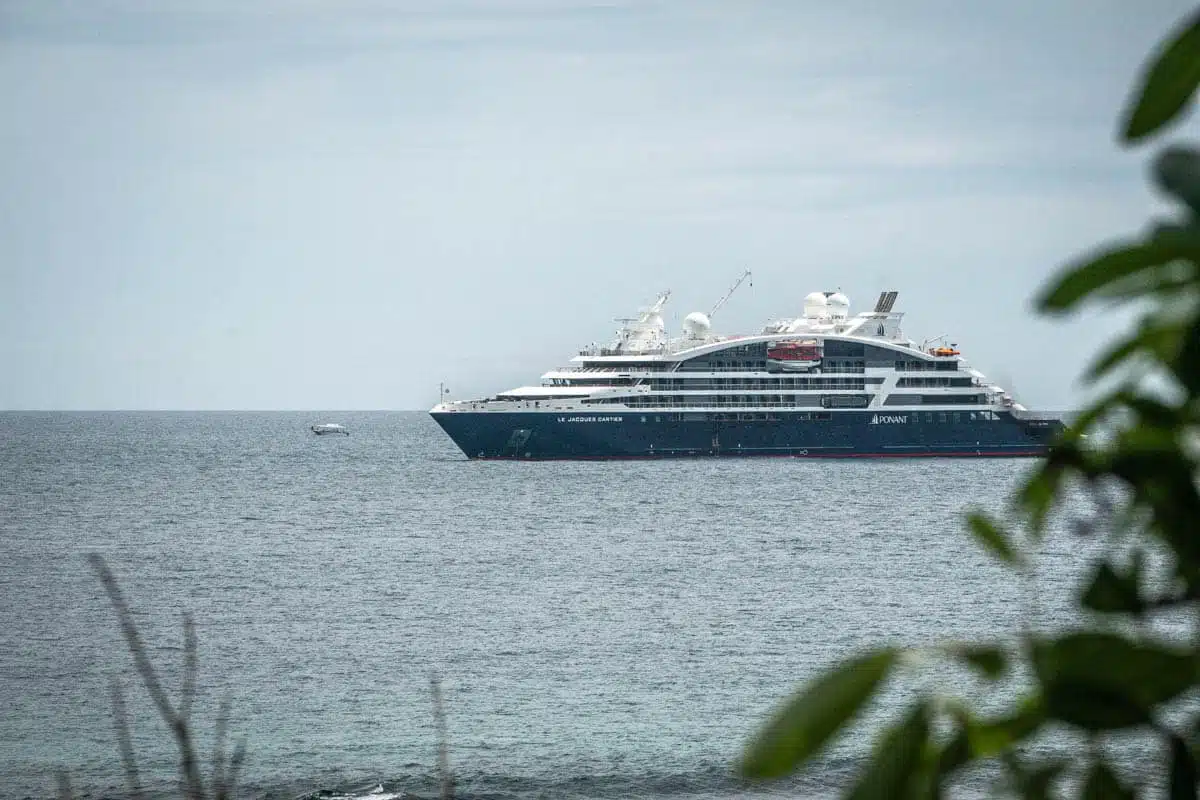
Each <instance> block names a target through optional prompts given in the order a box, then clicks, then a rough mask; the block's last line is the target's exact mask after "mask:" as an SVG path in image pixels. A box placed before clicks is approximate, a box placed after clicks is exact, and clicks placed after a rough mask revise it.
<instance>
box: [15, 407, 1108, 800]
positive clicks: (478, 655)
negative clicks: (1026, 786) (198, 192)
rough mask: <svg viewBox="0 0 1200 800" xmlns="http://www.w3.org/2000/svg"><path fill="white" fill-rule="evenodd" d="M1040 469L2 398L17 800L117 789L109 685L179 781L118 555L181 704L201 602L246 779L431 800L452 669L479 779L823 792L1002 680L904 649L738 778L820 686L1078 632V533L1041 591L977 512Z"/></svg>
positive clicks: (460, 771) (470, 780)
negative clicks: (440, 695) (779, 454)
mask: <svg viewBox="0 0 1200 800" xmlns="http://www.w3.org/2000/svg"><path fill="white" fill-rule="evenodd" d="M315 422H341V423H344V424H345V425H347V426H348V427H349V429H350V430H351V435H350V436H348V437H334V436H326V437H317V436H314V435H312V434H311V433H310V432H309V430H308V426H309V425H310V424H312V423H315ZM1034 463H1035V462H1032V461H1026V460H988V459H982V460H943V459H916V460H861V461H856V460H848V461H841V460H836V461H828V460H804V459H791V458H781V459H745V460H742V459H725V460H705V459H696V460H678V461H656V462H647V461H634V462H629V461H614V462H587V463H576V462H549V463H512V462H473V461H468V460H466V459H465V458H464V457H463V456H462V454H461V453H460V452H459V451H458V450H457V449H456V448H455V446H454V445H453V444H452V443H451V442H450V441H449V439H447V438H446V437H445V436H444V435H443V434H442V432H441V431H440V429H438V428H437V426H436V425H435V424H434V423H433V422H432V421H431V420H430V419H429V417H428V416H427V415H426V414H424V413H417V412H392V413H389V412H376V413H366V412H343V413H337V412H321V413H296V412H227V413H226V412H222V413H215V412H203V413H202V412H196V413H188V412H161V413H148V412H108V413H32V412H30V413H15V412H14V413H0V701H2V703H3V704H2V707H0V796H3V797H51V796H53V795H54V792H55V771H56V770H57V769H60V768H61V769H66V770H67V771H68V772H69V774H70V777H71V781H72V784H73V786H74V787H75V789H76V791H77V793H78V794H80V795H82V796H85V797H101V796H105V797H111V796H120V795H122V794H123V792H124V789H123V786H124V783H123V775H122V772H121V768H120V761H119V759H118V757H117V746H116V737H115V734H114V728H113V721H112V720H113V718H112V709H111V704H110V693H109V682H110V679H111V678H112V677H113V676H116V677H117V678H118V679H119V680H120V682H121V683H122V684H123V686H124V687H125V691H126V695H127V697H128V699H129V704H130V716H131V719H132V727H133V736H134V745H135V749H136V751H137V753H138V758H139V766H140V769H141V772H142V777H143V779H144V780H145V782H146V783H147V784H149V785H150V786H151V788H152V789H153V790H154V793H160V794H161V793H169V792H170V791H171V789H172V787H173V785H174V784H173V781H174V779H175V776H176V767H175V763H176V761H175V753H174V750H173V744H172V742H171V739H170V737H169V735H168V733H167V730H166V727H165V726H164V724H163V723H162V721H161V720H159V719H158V718H157V716H156V715H155V712H154V709H153V707H152V706H151V704H150V703H149V701H148V699H147V696H146V693H145V691H143V689H142V688H141V687H140V685H139V684H138V683H137V680H136V674H135V672H134V670H133V666H132V661H131V658H130V656H129V653H128V651H127V650H126V648H125V646H124V643H123V641H122V639H121V637H120V631H119V628H118V626H117V623H116V618H115V615H114V613H113V610H112V608H111V606H110V605H109V603H108V601H107V599H106V597H105V596H104V594H103V589H102V587H101V585H100V582H99V581H98V580H97V578H96V575H95V574H94V573H93V572H92V571H91V569H90V568H89V566H88V563H87V561H86V558H85V556H86V554H87V553H89V552H92V551H95V552H98V553H101V554H102V555H103V556H104V558H105V559H107V562H108V564H109V565H110V566H111V567H112V569H113V570H114V571H115V573H116V575H117V577H118V579H119V581H120V585H121V586H122V588H123V590H124V592H125V594H126V597H127V598H128V600H129V602H130V604H131V605H132V606H133V608H134V610H135V613H136V620H137V624H138V625H139V626H141V629H142V631H143V634H144V636H145V638H146V641H147V643H148V646H149V650H150V654H151V657H152V659H153V660H154V662H155V663H156V664H157V665H158V666H159V668H160V671H161V673H162V675H163V679H164V682H165V684H166V686H167V688H168V690H169V691H170V692H171V693H172V694H177V692H178V687H179V685H180V681H181V672H182V671H181V668H180V665H181V657H182V632H181V619H182V615H183V614H184V613H185V612H187V613H191V614H192V615H194V617H195V620H196V625H197V630H198V634H199V639H200V662H199V684H198V686H199V689H198V696H197V700H196V708H195V711H194V717H195V723H196V726H197V730H198V731H199V740H200V741H199V745H200V752H201V754H202V756H203V757H204V758H205V759H206V760H207V759H208V756H209V754H210V752H211V748H212V725H213V721H214V719H215V717H216V709H217V707H218V705H219V703H220V702H221V700H222V699H223V698H226V697H228V698H230V699H231V700H232V709H233V711H232V720H231V730H232V733H233V734H234V735H235V736H239V737H240V736H244V737H245V738H246V741H247V743H248V760H247V763H246V766H245V769H244V773H243V786H244V787H245V789H244V792H245V794H248V795H250V796H259V797H288V798H291V797H298V796H302V795H309V794H312V793H314V792H318V791H321V790H327V791H335V792H352V793H358V794H362V793H369V792H370V791H371V790H372V789H375V790H376V794H379V795H380V796H385V795H388V794H395V793H412V794H414V795H417V796H436V793H437V779H436V761H437V749H436V738H437V737H436V732H435V726H434V715H433V711H432V704H431V699H430V675H431V673H437V674H438V675H440V676H441V680H442V685H443V689H444V694H445V707H446V713H447V724H448V731H449V740H450V751H449V755H450V762H451V766H452V768H453V771H454V774H455V778H456V784H457V796H459V797H464V798H470V797H486V798H535V797H537V798H541V797H568V798H593V797H596V798H600V797H604V798H607V797H613V798H616V797H629V798H668V797H670V798H710V797H711V798H716V797H734V796H743V795H749V796H803V797H824V796H829V795H831V794H833V793H835V792H836V791H837V789H838V788H840V787H841V786H842V785H843V784H844V783H845V782H846V780H848V778H849V777H850V776H851V775H852V774H853V771H854V769H855V767H856V765H857V764H858V762H859V760H860V759H861V758H862V757H863V756H864V755H865V754H867V753H868V752H869V748H870V745H871V742H872V739H873V736H874V733H875V732H876V731H877V730H878V727H879V725H880V724H881V723H884V722H886V721H889V720H891V719H894V718H895V717H896V716H897V715H898V714H899V713H901V712H902V710H903V708H904V706H905V704H906V703H907V702H908V701H909V700H910V698H911V697H912V696H913V695H914V693H915V692H916V691H918V690H921V689H928V688H935V689H941V690H945V691H949V692H953V693H957V694H959V695H962V696H967V697H976V698H983V700H984V702H990V700H989V698H991V697H992V696H993V694H992V693H989V688H988V686H987V685H985V684H984V683H982V682H981V681H978V680H975V679H974V678H973V677H972V676H970V675H969V674H967V673H965V672H962V671H957V670H954V669H951V668H948V667H945V666H942V665H941V662H939V661H937V660H936V659H934V660H932V661H931V662H930V663H928V664H925V665H923V666H922V665H921V664H915V665H912V666H910V667H908V668H906V670H905V671H904V672H903V673H902V674H901V675H899V676H898V677H897V678H896V679H894V680H893V681H892V682H891V683H890V684H889V686H888V687H887V689H886V690H885V691H884V692H883V694H882V695H881V696H880V697H879V700H878V702H877V703H876V704H875V705H874V706H873V707H872V709H871V710H870V711H869V712H868V713H867V714H865V715H864V716H863V717H862V718H861V719H860V720H859V721H858V723H856V725H855V727H854V728H853V729H852V730H851V732H850V733H848V734H847V735H846V736H844V737H842V738H841V739H839V740H837V741H836V742H835V743H834V745H833V746H832V747H831V748H830V749H829V750H828V751H827V752H826V753H825V755H824V756H823V757H822V758H821V760H820V761H819V762H818V763H817V764H815V765H814V766H813V767H812V768H811V769H810V770H808V771H806V772H805V773H804V774H803V775H801V776H800V777H797V778H795V779H791V780H788V781H785V782H783V783H781V784H774V785H771V786H769V787H757V786H753V787H752V786H747V785H744V784H742V783H740V782H739V781H738V780H737V779H736V778H735V777H734V775H733V772H732V766H733V764H734V763H735V761H736V759H737V757H738V755H739V753H740V752H741V751H742V749H743V747H744V746H745V744H746V743H747V741H748V740H749V739H750V737H751V736H752V735H753V733H754V731H755V730H756V729H757V727H758V726H759V725H761V724H762V723H763V721H764V720H765V719H766V718H767V716H768V715H769V713H770V712H771V710H772V709H773V708H774V707H775V706H776V705H777V704H778V703H779V702H780V701H781V700H782V699H783V698H784V697H786V696H787V695H788V694H789V693H790V692H792V691H793V690H794V689H795V687H797V686H798V685H799V684H800V683H801V682H803V681H805V680H807V679H809V678H812V677H813V676H814V675H816V674H817V673H818V672H819V671H820V670H821V669H822V668H824V667H826V666H828V665H830V664H832V663H834V662H835V661H837V660H838V659H841V658H843V657H846V656H848V655H850V654H853V653H856V652H859V651H861V650H863V649H865V648H868V647H872V646H878V645H884V644H901V645H920V644H925V643H929V642H937V641H950V640H956V639H972V638H994V637H1010V636H1012V635H1013V634H1014V633H1015V632H1016V631H1017V629H1018V626H1019V625H1020V624H1021V620H1022V618H1023V615H1025V614H1026V613H1027V612H1029V611H1030V610H1031V609H1033V612H1034V614H1035V615H1039V614H1040V615H1041V617H1040V620H1041V622H1042V623H1043V624H1051V625H1053V624H1058V623H1060V622H1062V617H1060V616H1058V615H1059V614H1060V612H1059V611H1056V610H1055V609H1058V608H1060V607H1065V600H1066V598H1067V597H1068V596H1069V592H1070V591H1071V590H1072V588H1073V586H1074V581H1075V579H1076V578H1077V577H1078V576H1079V575H1080V573H1081V570H1083V569H1084V568H1085V566H1086V560H1087V559H1086V558H1085V557H1084V555H1083V554H1081V550H1080V547H1079V544H1078V542H1077V541H1075V540H1073V539H1072V537H1070V536H1068V535H1061V534H1060V535H1056V536H1052V537H1051V538H1050V539H1049V540H1048V541H1047V542H1046V543H1045V544H1044V545H1043V546H1042V555H1041V562H1040V563H1041V568H1040V570H1039V577H1038V579H1037V581H1038V582H1037V586H1036V590H1032V591H1031V590H1030V587H1029V585H1028V584H1025V585H1024V586H1023V585H1022V584H1020V583H1019V582H1018V581H1016V580H1014V578H1013V577H1012V574H1011V573H1010V572H1008V571H1007V570H1006V569H1005V568H1004V567H1002V566H1000V565H999V564H997V562H996V561H994V560H993V559H991V558H990V557H989V556H988V555H986V554H985V553H984V552H983V551H982V550H981V549H980V548H979V547H978V546H977V545H975V544H974V542H973V540H972V539H971V537H970V536H969V534H968V533H966V531H965V529H964V527H963V524H962V514H963V512H964V510H965V509H967V508H968V507H970V506H972V505H980V506H985V507H991V508H1000V507H1002V506H1003V504H1004V503H1005V501H1006V499H1007V498H1008V496H1009V494H1010V492H1011V490H1012V488H1013V487H1014V486H1015V485H1016V484H1017V483H1018V482H1019V481H1020V479H1021V477H1022V476H1023V475H1025V474H1026V473H1027V471H1028V470H1029V469H1031V468H1032V466H1033V465H1034ZM996 702H999V700H997V701H996ZM984 778H986V776H981V777H979V781H980V783H979V787H986V783H983V782H982V781H983V780H984ZM962 788H963V791H964V792H965V793H966V794H971V793H972V791H973V785H972V783H971V779H970V778H968V779H967V780H966V782H965V784H964V786H963V787H962Z"/></svg>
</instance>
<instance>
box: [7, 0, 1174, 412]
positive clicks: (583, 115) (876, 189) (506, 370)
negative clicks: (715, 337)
mask: <svg viewBox="0 0 1200 800" xmlns="http://www.w3.org/2000/svg"><path fill="white" fill-rule="evenodd" d="M1180 5H1182V4H1180ZM737 8H738V9H739V10H738V11H736V12H734V11H730V7H729V6H728V4H724V3H658V4H654V3H608V4H591V3H577V4H565V3H557V2H554V3H551V2H538V3H535V2H504V3H492V2H487V3H484V2H477V3H453V4H428V3H420V4H418V3H391V2H387V3H385V2H366V1H365V0H358V1H356V2H339V3H334V2H307V3H299V4H297V3H282V2H279V3H275V2H266V3H254V4H249V5H247V4H240V3H239V4H235V3H231V2H213V3H205V4H202V5H200V6H195V5H194V4H193V5H188V4H181V3H175V4H164V3H149V2H133V0H126V2H113V3H107V4H103V5H101V4H97V3H93V2H75V3H45V2H26V3H18V2H10V3H8V4H5V5H4V7H3V12H0V13H3V14H4V15H5V16H4V19H3V22H2V23H0V91H3V92H4V94H5V97H6V98H9V107H10V112H11V113H10V115H9V119H8V120H7V122H6V125H5V126H4V127H3V129H0V179H2V182H0V185H2V186H3V188H0V207H2V208H3V210H4V212H5V213H4V214H3V215H0V242H3V244H2V245H0V247H2V248H3V249H2V250H0V263H3V265H4V266H3V269H4V270H5V278H6V279H7V282H8V285H10V286H17V287H18V288H19V291H18V292H17V293H16V294H15V295H13V294H9V295H7V296H5V297H3V298H0V356H8V357H9V359H8V363H17V364H19V365H21V366H19V367H18V368H17V371H16V372H15V373H14V374H13V377H14V380H12V381H8V382H0V407H4V406H8V407H12V406H45V405H49V406H83V407H88V406H93V405H96V404H110V403H115V404H117V405H130V404H133V403H135V400H134V399H126V400H120V399H119V398H121V397H122V396H128V398H136V403H139V404H142V403H144V404H150V405H156V406H165V407H172V406H201V407H214V406H215V407H246V406H254V407H264V406H265V407H276V406H277V407H297V406H299V407H305V406H310V405H318V406H320V405H324V406H338V405H340V406H364V407H381V406H384V407H386V406H400V407H404V406H411V405H416V404H418V403H422V402H423V398H424V397H425V396H426V393H424V392H423V390H422V389H421V388H420V387H422V386H426V385H431V384H432V383H436V382H437V380H438V379H440V378H446V379H447V380H450V379H451V378H454V382H455V383H456V384H457V386H456V389H457V390H461V391H464V392H465V391H468V390H472V391H476V390H477V391H479V392H481V393H482V392H492V391H496V390H497V389H501V388H507V386H506V385H493V384H507V383H510V382H525V381H530V380H534V379H536V375H538V374H540V373H541V372H542V371H544V370H545V369H547V368H549V367H550V366H553V361H554V360H555V359H557V360H564V359H565V358H567V357H569V356H570V354H571V353H572V352H573V350H574V348H575V346H576V345H578V344H579V343H581V342H587V341H592V340H595V339H597V338H603V337H604V336H605V335H606V334H607V333H608V329H609V327H610V323H609V322H608V320H609V319H610V318H611V317H612V316H614V315H616V314H618V313H620V312H622V311H624V310H626V309H627V308H629V307H632V306H635V305H637V304H639V303H642V302H645V301H646V300H648V299H649V298H650V297H651V296H652V295H653V293H654V291H656V290H657V289H659V288H661V286H662V285H663V284H671V285H673V286H674V287H675V288H676V297H677V299H678V300H679V302H680V305H681V308H680V311H681V312H682V311H684V310H690V307H689V306H690V305H691V304H693V303H695V304H696V307H701V306H705V307H706V306H707V305H710V304H711V300H712V298H711V295H714V294H716V295H719V294H720V292H721V291H723V289H724V287H726V286H727V285H728V283H729V282H730V280H732V277H736V274H737V272H739V271H740V269H742V268H745V267H746V266H749V267H751V268H753V269H754V270H755V272H756V275H759V274H761V275H762V278H761V279H760V280H759V281H758V285H759V286H760V287H771V286H773V288H772V289H771V290H770V291H769V292H766V293H764V294H761V295H750V294H747V296H746V297H742V296H739V303H740V305H739V304H731V305H730V306H729V307H727V308H726V309H724V310H723V312H722V315H723V320H722V321H721V324H727V325H731V326H732V325H735V324H736V325H739V326H746V327H750V326H755V325H758V324H761V322H762V321H764V320H765V319H766V318H768V317H776V316H780V315H782V314H784V313H788V310H789V309H790V308H791V305H795V304H796V303H798V301H799V298H802V297H803V296H804V294H806V293H807V292H808V291H811V290H812V289H813V288H820V287H821V286H823V285H824V283H827V282H830V281H838V282H841V283H843V284H845V285H846V286H847V287H853V290H854V294H853V295H852V297H853V298H855V299H863V300H869V299H870V298H871V297H873V293H874V292H875V291H878V289H879V288H881V287H880V286H879V285H878V284H879V282H881V281H884V280H886V281H889V282H891V283H892V284H893V285H895V286H896V288H899V289H901V292H902V294H901V298H902V304H904V303H909V304H911V305H910V306H909V308H911V310H912V312H913V313H912V316H911V322H910V326H911V327H913V328H914V331H913V332H914V334H915V333H917V332H919V331H918V329H923V328H925V327H926V326H928V327H929V328H938V330H933V331H926V332H927V333H940V332H942V331H941V330H940V328H941V327H942V326H943V324H947V325H948V324H951V323H952V324H953V325H956V326H958V327H959V329H960V330H962V331H963V333H962V334H961V338H963V339H964V340H970V341H973V342H975V343H976V344H977V345H979V344H981V343H983V342H990V341H993V339H992V338H989V337H995V336H996V335H997V331H998V330H1003V331H1004V332H1005V336H1006V337H1015V341H1016V342H1018V343H1023V345H1024V346H1027V347H1033V346H1034V345H1035V343H1036V341H1037V337H1038V336H1043V335H1045V331H1044V330H1043V329H1041V328H1037V327H1036V325H1035V324H1034V323H1031V321H1030V318H1029V314H1028V310H1027V308H1026V307H1025V299H1026V298H1027V297H1028V296H1029V295H1030V294H1031V293H1032V291H1033V290H1034V288H1035V286H1036V284H1037V282H1038V281H1040V280H1041V279H1044V275H1045V272H1046V270H1047V269H1048V268H1049V266H1050V265H1052V264H1056V263H1059V262H1060V261H1061V259H1062V258H1064V257H1065V256H1067V255H1069V254H1070V253H1072V252H1075V251H1077V250H1078V249H1080V248H1081V247H1084V246H1086V245H1087V244H1089V243H1091V242H1092V241H1095V240H1096V239H1098V238H1102V237H1103V236H1104V235H1107V234H1110V233H1113V232H1116V231H1118V230H1119V229H1121V228H1122V227H1123V226H1136V225H1138V224H1140V220H1142V219H1144V218H1145V216H1146V214H1147V213H1148V212H1149V211H1151V210H1153V207H1154V206H1153V203H1152V202H1151V201H1150V200H1149V199H1148V198H1147V196H1146V193H1145V191H1144V190H1143V189H1142V187H1141V167H1140V165H1139V160H1138V157H1137V156H1131V155H1122V154H1119V153H1117V152H1116V151H1115V150H1114V148H1113V146H1112V143H1111V133H1112V125H1113V119H1114V118H1115V115H1116V112H1117V109H1118V108H1119V107H1120V104H1121V103H1122V102H1123V99H1124V96H1125V92H1126V91H1127V85H1128V83H1129V80H1130V78H1131V76H1132V74H1133V73H1134V71H1135V69H1136V65H1137V64H1138V62H1139V59H1140V58H1141V57H1142V55H1143V54H1144V52H1145V51H1146V49H1148V48H1149V46H1150V44H1151V43H1152V42H1153V41H1155V40H1156V39H1157V37H1158V36H1159V35H1160V34H1161V32H1162V31H1163V30H1164V29H1165V28H1166V27H1167V26H1168V25H1169V24H1170V22H1171V21H1172V20H1173V18H1174V16H1175V7H1174V6H1168V5H1167V4H1163V5H1162V6H1161V7H1158V8H1156V9H1153V11H1154V13H1149V12H1147V11H1145V10H1142V9H1130V8H1126V7H1125V6H1123V5H1119V4H1115V3H1106V4H1102V5H1100V6H1096V7H1094V8H1093V9H1092V11H1091V12H1090V13H1089V14H1088V15H1085V16H1084V17H1083V18H1081V17H1080V16H1079V14H1078V13H1077V12H1075V11H1073V10H1072V9H1070V8H1066V7H1057V6H1056V7H1054V8H1045V7H1043V6H1042V5H1041V4H1036V3H1033V2H1024V3H1016V4H1006V5H1004V6H1003V7H1001V6H986V7H985V6H980V7H977V8H976V7H973V9H972V12H971V13H970V14H964V13H962V12H961V9H960V7H959V6H951V5H949V4H947V3H942V2H933V0H928V1H927V2H921V3H914V4H908V5H906V6H905V7H904V8H903V9H901V8H899V7H893V6H891V5H888V4H885V3H882V2H879V3H871V2H866V0H859V2H852V3H849V4H846V5H828V4H803V5H800V4H791V3H753V4H746V5H739V6H738V7H737ZM331 286H332V287H336V288H335V289H332V290H331V289H330V288H329V287H331ZM981 286H983V287H987V289H988V292H989V294H988V297H989V301H990V303H989V305H988V312H989V314H995V315H996V319H994V320H991V319H985V318H986V317H987V316H988V315H985V314H981V313H980V311H979V310H978V307H977V304H978V303H979V295H978V291H977V290H978V288H979V287H981ZM756 297H758V298H760V299H755V298H756ZM793 301H795V302H793ZM772 304H773V306H774V307H768V306H770V305H772ZM789 304H791V305H789ZM739 309H740V310H739ZM1035 330H1037V331H1039V333H1037V335H1036V336H1035V335H1034V333H1033V331H1035ZM445 338H452V339H454V340H456V341H457V340H466V341H479V342H486V343H487V346H486V347H482V348H470V349H469V352H467V353H454V354H448V353H447V351H446V350H445V349H444V348H443V347H441V346H440V345H439V344H437V343H438V342H440V341H441V340H443V339H445ZM412 341H421V342H423V343H426V342H428V343H430V344H423V345H422V346H421V347H416V348H413V347H410V346H409V343H410V342H412ZM1000 341H1003V342H1004V346H1005V347H1008V342H1009V339H1008V338H1004V339H1002V340H1000ZM1092 341H1094V336H1093V335H1092V334H1089V336H1088V337H1087V339H1086V342H1082V343H1081V344H1080V346H1079V347H1078V348H1075V349H1072V348H1074V347H1075V346H1074V345H1068V346H1067V347H1066V350H1063V351H1060V352H1062V353H1063V354H1064V355H1063V358H1067V357H1070V358H1077V357H1081V356H1082V351H1083V349H1084V345H1086V344H1088V343H1090V342H1092ZM85 343H86V344H85ZM993 346H995V345H990V344H989V345H987V347H993ZM985 349H986V348H985ZM1017 349H1019V348H1017ZM313 354H317V355H318V356H321V357H333V356H337V357H338V358H339V359H340V361H339V363H341V364H343V365H344V370H345V376H344V379H341V380H339V381H337V382H336V383H334V384H331V386H332V387H334V388H321V389H319V390H317V389H314V387H313V384H312V382H311V381H308V380H304V379H301V378H299V377H298V375H299V374H300V373H301V372H303V370H304V363H305V360H306V359H308V358H310V357H311V356H312V355H313ZM987 355H988V356H989V361H990V362H991V363H993V364H996V365H1002V366H1003V368H1007V369H1008V370H1009V371H1010V374H1013V375H1014V376H1016V377H1017V378H1018V379H1019V380H1020V382H1021V383H1022V385H1023V389H1024V391H1025V393H1026V394H1031V393H1032V394H1033V397H1034V400H1037V401H1041V402H1044V403H1048V404H1057V405H1064V404H1066V403H1067V402H1068V400H1069V399H1070V398H1071V397H1072V396H1074V395H1073V394H1072V393H1073V392H1074V389H1072V388H1071V386H1070V374H1069V373H1070V371H1069V370H1064V369H1062V368H1061V367H1056V368H1055V369H1054V370H1049V369H1043V367H1042V366H1041V365H1039V364H1038V363H1036V360H1035V359H1027V358H1023V357H1020V358H1017V357H1015V356H1014V355H1013V354H1012V353H1010V352H1006V351H1002V350H996V351H995V352H988V353H987ZM1014 359H1015V361H1016V363H1014ZM548 362H550V363H548ZM391 363H396V364H403V368H402V369H391V368H381V367H380V365H381V364H391ZM146 364H154V365H156V366H154V367H153V368H150V367H147V366H146ZM498 364H508V365H511V366H507V367H499V366H496V365H498ZM979 366H980V367H981V368H983V369H984V370H985V371H988V367H989V363H980V364H979ZM248 372H254V373H256V374H258V375H260V376H261V380H259V381H256V382H255V383H254V385H253V386H250V385H248V384H247V382H246V381H245V380H244V377H243V376H244V375H245V374H247V373H248ZM73 376H74V377H73ZM126 387H127V390H126ZM123 392H125V395H123V394H122V393H123Z"/></svg>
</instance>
